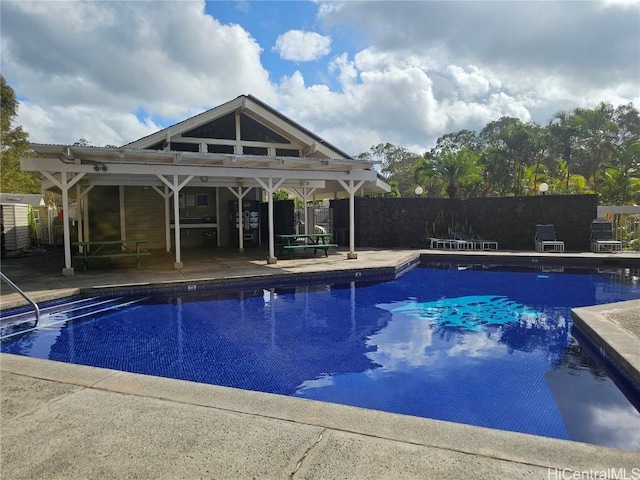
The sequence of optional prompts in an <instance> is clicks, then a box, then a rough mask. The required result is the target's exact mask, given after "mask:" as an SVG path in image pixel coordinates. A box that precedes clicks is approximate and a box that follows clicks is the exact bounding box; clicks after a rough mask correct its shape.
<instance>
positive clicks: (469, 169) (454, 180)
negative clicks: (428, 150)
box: [416, 148, 482, 198]
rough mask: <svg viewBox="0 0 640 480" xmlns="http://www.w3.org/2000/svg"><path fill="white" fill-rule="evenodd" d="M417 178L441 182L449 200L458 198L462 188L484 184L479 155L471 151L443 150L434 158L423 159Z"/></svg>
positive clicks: (418, 167)
mask: <svg viewBox="0 0 640 480" xmlns="http://www.w3.org/2000/svg"><path fill="white" fill-rule="evenodd" d="M416 176H417V177H418V178H421V177H430V178H434V179H436V180H439V181H440V183H441V185H443V187H444V190H445V191H446V193H447V196H448V197H449V198H456V196H457V194H458V191H459V190H460V188H461V187H467V188H473V187H476V186H479V185H480V184H481V183H482V176H481V169H480V167H479V166H478V164H477V154H476V153H474V152H472V151H471V150H469V149H466V148H463V149H461V150H457V151H456V150H443V151H441V152H440V153H438V154H437V155H434V156H433V157H432V158H422V159H420V162H419V163H418V166H417V167H416Z"/></svg>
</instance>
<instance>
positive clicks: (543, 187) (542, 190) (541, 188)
mask: <svg viewBox="0 0 640 480" xmlns="http://www.w3.org/2000/svg"><path fill="white" fill-rule="evenodd" d="M538 190H539V191H540V193H541V194H542V195H544V194H545V193H547V191H548V190H549V184H547V183H545V182H542V183H541V184H540V186H539V187H538Z"/></svg>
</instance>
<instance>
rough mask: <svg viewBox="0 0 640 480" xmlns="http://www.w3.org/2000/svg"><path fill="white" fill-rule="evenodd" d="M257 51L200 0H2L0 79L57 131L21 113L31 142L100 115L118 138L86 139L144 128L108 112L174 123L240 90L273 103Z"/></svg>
mask: <svg viewBox="0 0 640 480" xmlns="http://www.w3.org/2000/svg"><path fill="white" fill-rule="evenodd" d="M43 45H46V46H47V48H43V47H42V46H43ZM260 53H261V48H260V46H259V45H258V44H257V43H256V41H255V40H254V39H253V38H252V37H251V36H250V35H249V34H248V33H247V32H246V31H245V30H244V29H243V28H242V27H240V26H238V25H222V24H221V23H219V22H218V21H216V20H215V19H213V18H212V17H210V16H208V15H205V13H204V3H203V2H164V3H155V2H102V3H93V2H91V3H85V2H72V3H67V2H35V3H29V2H11V1H7V2H2V71H3V75H5V78H7V80H8V81H10V82H11V80H13V81H14V82H15V83H16V84H17V85H18V87H19V88H18V93H19V94H21V95H23V96H26V97H27V98H29V99H31V101H32V102H36V101H37V106H38V108H41V109H43V110H46V111H47V115H48V116H50V118H54V117H53V115H54V114H55V115H56V117H55V122H56V123H57V125H58V126H56V128H54V129H51V130H49V132H48V133H46V134H45V133H42V134H41V133H40V130H41V129H40V125H39V124H31V123H30V121H31V118H32V117H31V116H29V115H28V114H27V112H28V111H29V108H26V106H25V108H24V109H21V114H20V117H19V118H18V120H19V122H20V123H21V124H23V126H24V127H25V129H26V130H27V131H31V132H36V134H35V135H32V141H41V139H40V138H38V137H40V136H43V137H45V136H48V135H49V134H53V133H54V132H56V133H57V134H60V133H61V131H62V128H63V126H64V127H65V128H67V129H69V131H73V132H74V133H72V134H67V136H64V137H62V138H66V137H68V136H72V137H77V136H78V133H80V131H81V130H82V129H83V128H87V127H88V125H90V124H91V123H92V122H93V121H94V120H93V119H95V118H100V117H106V116H109V115H111V119H110V120H111V121H114V122H115V124H113V125H112V127H111V128H113V129H116V130H118V131H119V132H120V133H119V135H115V134H114V133H113V132H110V130H111V128H108V127H106V126H104V125H103V126H102V127H100V128H98V131H95V132H93V134H92V135H87V137H92V138H93V140H92V141H93V142H95V144H97V145H102V144H105V143H111V142H112V140H113V138H114V137H117V136H120V137H121V138H123V139H124V140H125V142H124V143H126V142H128V141H131V140H134V139H136V138H138V137H137V135H138V132H139V131H140V130H143V131H146V128H145V125H144V123H143V122H142V123H141V124H140V128H138V129H132V128H131V125H130V123H128V122H124V121H125V119H127V118H128V117H127V115H123V114H122V113H121V114H120V115H113V112H115V111H119V112H136V111H137V110H138V109H140V108H142V109H144V110H146V111H148V112H151V114H152V115H154V116H156V117H159V118H167V119H171V120H176V121H179V120H183V119H184V118H186V117H187V116H188V115H190V114H192V113H194V112H196V113H197V112H198V111H202V110H204V109H207V108H211V107H214V106H216V105H219V104H221V103H224V102H226V101H229V100H231V99H232V98H235V97H237V96H238V95H241V94H246V93H251V94H253V95H256V96H258V97H259V98H261V99H262V100H264V101H265V102H267V103H275V100H276V99H275V90H274V88H273V85H272V84H271V83H270V81H269V74H268V72H267V71H266V70H265V68H264V67H263V66H262V64H261V61H260ZM36 99H37V100H36ZM57 107H64V108H62V109H60V110H57V111H56V108H57ZM23 112H24V116H23ZM54 112H55V113H54ZM81 112H82V114H84V115H86V118H82V115H81ZM76 118H77V122H78V123H74V122H75V120H74V119H76ZM117 122H124V123H121V124H119V125H118V124H117ZM105 123H106V122H105ZM55 138H57V139H58V140H57V141H60V140H61V137H60V136H58V137H55ZM55 138H52V140H55Z"/></svg>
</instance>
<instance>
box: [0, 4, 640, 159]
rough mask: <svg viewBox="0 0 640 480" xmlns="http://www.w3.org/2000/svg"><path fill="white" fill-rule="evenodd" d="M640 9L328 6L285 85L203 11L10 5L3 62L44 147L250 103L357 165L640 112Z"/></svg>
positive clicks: (124, 134)
mask: <svg viewBox="0 0 640 480" xmlns="http://www.w3.org/2000/svg"><path fill="white" fill-rule="evenodd" d="M247 5H248V4H247V3H239V4H237V6H239V7H245V10H246V7H247ZM638 5H640V3H639V2H638V1H625V2H624V3H618V2H617V1H616V0H613V1H611V2H555V1H549V2H494V3H487V2H467V3H464V8H463V7H462V4H460V3H458V2H401V3H397V2H320V3H318V12H319V19H320V20H321V21H322V22H323V23H322V25H317V24H316V23H317V22H316V23H310V22H309V19H306V20H302V21H300V23H299V24H300V25H314V27H317V28H318V29H320V28H324V29H325V30H322V31H324V32H326V33H327V35H320V34H318V33H314V32H311V31H307V30H303V29H301V30H289V31H288V32H286V33H283V34H282V35H281V36H280V37H278V41H277V42H276V47H275V48H274V49H273V50H275V51H276V52H277V53H279V55H280V56H281V57H283V58H287V59H289V60H294V61H297V62H303V61H304V62H306V63H305V64H304V65H300V66H298V67H297V68H299V71H295V72H293V73H291V71H290V70H286V72H285V74H284V75H283V76H282V77H281V74H280V73H279V74H278V79H277V80H275V81H277V82H278V83H274V79H273V78H270V74H269V71H268V70H267V68H266V67H265V65H267V64H268V63H267V62H268V58H267V57H269V58H270V57H273V58H276V55H271V54H270V53H271V52H270V51H269V52H268V54H267V55H265V54H264V48H265V47H266V48H269V45H260V44H259V43H258V42H257V40H256V38H258V35H256V37H254V36H252V34H251V33H250V32H249V31H247V30H246V29H245V28H243V27H242V26H240V25H237V24H223V23H221V22H220V21H219V20H217V19H215V18H214V17H212V16H211V15H208V14H206V13H205V10H204V2H203V1H201V0H197V1H193V2H135V1H130V2H26V1H20V2H18V1H13V0H3V1H1V2H0V9H1V10H2V11H1V13H2V15H0V22H1V27H2V29H1V31H2V36H1V37H0V41H1V48H2V51H1V53H2V55H1V56H0V62H1V71H2V73H3V75H4V76H5V78H6V79H7V81H8V82H9V84H10V85H12V86H13V87H14V88H15V90H16V93H17V94H18V95H19V98H20V101H21V106H20V109H19V116H18V118H17V122H18V124H21V125H23V126H24V128H25V130H26V131H28V132H29V133H30V139H31V140H32V141H34V142H54V143H72V142H75V141H77V140H78V139H79V138H81V137H83V138H86V139H87V140H89V141H90V142H91V143H92V144H94V145H105V144H124V143H128V142H129V141H132V140H134V139H137V138H139V137H141V136H144V135H147V134H149V133H151V132H152V131H154V130H156V129H159V128H161V125H166V124H170V123H175V122H178V121H181V120H184V119H185V118H188V117H189V116H191V115H194V114H196V113H199V112H201V111H203V110H205V109H207V108H211V107H214V106H216V105H219V104H221V103H224V102H227V101H229V100H231V99H233V98H235V97H236V96H238V95H241V94H252V95H255V96H257V97H258V98H260V99H261V100H263V101H265V102H266V103H268V104H270V105H271V106H273V107H274V108H277V109H279V110H281V111H282V112H283V113H284V114H285V115H287V116H289V117H290V118H292V119H293V120H295V121H296V122H298V123H300V124H302V125H303V126H305V127H306V128H308V129H310V130H312V131H314V132H315V133H317V134H318V135H320V136H321V137H323V138H325V139H326V140H327V141H329V142H331V143H333V144H335V145H336V146H337V147H339V148H341V149H343V150H345V151H347V152H349V153H351V154H354V155H355V154H358V153H360V152H363V151H367V150H368V149H369V148H370V147H371V146H372V145H375V144H378V143H381V142H384V143H386V142H389V143H393V144H396V145H399V146H403V147H405V148H408V149H410V150H412V151H414V152H416V153H423V152H424V151H425V150H428V149H429V148H431V147H432V146H433V144H434V143H435V140H436V139H437V138H438V137H439V136H441V135H444V134H445V133H448V132H452V131H455V130H460V129H464V128H468V129H472V130H479V129H481V128H482V127H484V126H485V125H486V124H487V123H488V122H490V121H493V120H497V119H498V118H500V117H501V116H505V115H508V116H515V117H518V118H520V119H522V120H524V121H526V120H529V119H531V120H535V121H537V122H539V123H545V122H547V121H548V120H549V118H550V117H551V115H552V114H553V113H555V112H557V111H559V110H567V109H572V108H575V107H578V106H580V107H590V106H595V105H597V104H598V103H599V102H600V101H609V102H611V103H613V104H614V105H619V104H626V103H629V102H633V103H635V104H636V105H639V104H640V92H639V91H638V78H640V60H639V59H640V28H639V27H638V24H637V15H636V16H635V19H634V18H632V17H634V16H633V15H629V12H630V11H635V12H636V13H637V7H638ZM233 8H235V7H233ZM632 9H633V10H632ZM251 10H252V9H248V10H246V12H247V13H246V14H247V15H250V14H251ZM532 19H536V21H532ZM249 25H251V24H250V23H247V26H249ZM247 28H249V27H247ZM270 28H273V25H271V24H270ZM288 28H290V27H288ZM318 31H321V30H318ZM61 32H64V34H61ZM345 32H347V33H346V35H345ZM270 33H271V34H272V35H273V36H272V37H270V38H275V37H276V36H277V34H278V33H280V32H278V31H275V32H273V31H270ZM329 35H331V36H329ZM345 36H346V37H349V38H350V39H351V41H352V43H354V44H357V48H356V47H351V48H350V46H351V44H349V45H345V44H343V43H342V42H343V41H344V38H345ZM354 38H355V39H356V40H353V39H354ZM602 39H606V41H603V40H602ZM43 45H46V48H43ZM331 50H333V52H334V54H333V56H332V57H328V56H327V55H329V53H330V51H331ZM325 57H326V58H325ZM312 60H313V62H311V61H312ZM322 60H326V62H325V63H322ZM263 62H265V64H264V65H263ZM284 64H285V65H287V66H288V68H290V64H288V63H284ZM316 67H317V68H318V69H323V68H326V70H321V71H318V72H315V73H314V72H312V71H311V68H316ZM303 72H304V73H303ZM305 76H306V78H305ZM280 77H281V78H280ZM136 112H143V113H138V115H136Z"/></svg>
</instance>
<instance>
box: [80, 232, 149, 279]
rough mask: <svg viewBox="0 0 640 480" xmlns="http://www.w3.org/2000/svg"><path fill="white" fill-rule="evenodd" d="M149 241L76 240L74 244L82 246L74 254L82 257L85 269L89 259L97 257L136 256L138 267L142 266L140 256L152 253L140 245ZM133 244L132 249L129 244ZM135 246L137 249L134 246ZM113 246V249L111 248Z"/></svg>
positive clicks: (85, 269)
mask: <svg viewBox="0 0 640 480" xmlns="http://www.w3.org/2000/svg"><path fill="white" fill-rule="evenodd" d="M143 243H147V240H107V241H102V242H74V243H73V244H72V245H74V246H77V247H79V248H80V252H78V253H75V254H74V255H73V257H74V258H78V259H81V260H82V262H83V266H84V271H85V272H86V271H87V268H88V267H89V260H92V259H95V258H120V257H135V258H136V263H137V265H138V268H140V257H142V256H146V255H151V253H150V252H145V251H142V250H140V245H142V244H143ZM128 245H129V246H131V248H130V249H128V248H127V246H128ZM133 246H135V250H134V248H133ZM110 248H113V250H110Z"/></svg>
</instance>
